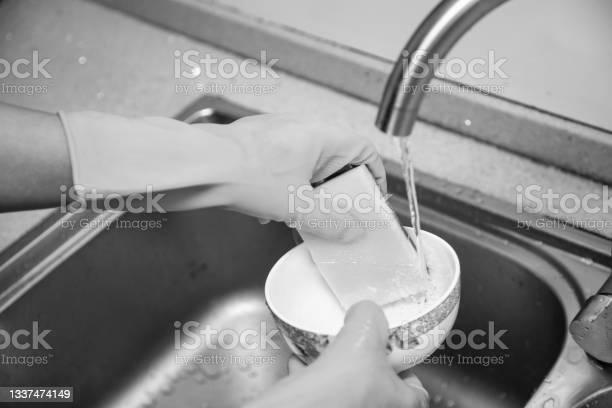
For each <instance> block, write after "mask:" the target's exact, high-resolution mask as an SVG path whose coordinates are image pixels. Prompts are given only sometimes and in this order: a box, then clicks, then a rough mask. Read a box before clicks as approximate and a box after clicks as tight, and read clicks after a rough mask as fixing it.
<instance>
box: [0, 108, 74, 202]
mask: <svg viewBox="0 0 612 408" xmlns="http://www.w3.org/2000/svg"><path fill="white" fill-rule="evenodd" d="M0 123H2V126H1V127H0V146H1V147H0V212H1V211H17V210H26V209H34V208H44V207H55V206H58V205H59V203H60V186H61V185H66V186H71V185H72V175H71V170H70V156H69V153H68V145H67V141H66V137H65V135H64V130H63V127H62V124H61V122H60V120H59V118H58V117H57V115H55V114H50V113H45V112H40V111H34V110H30V109H25V108H20V107H16V106H11V105H6V104H2V103H0Z"/></svg>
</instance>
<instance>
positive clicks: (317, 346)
mask: <svg viewBox="0 0 612 408" xmlns="http://www.w3.org/2000/svg"><path fill="white" fill-rule="evenodd" d="M421 239H422V241H421V242H422V245H423V248H425V254H426V258H427V263H428V264H429V265H430V266H432V268H431V269H432V271H434V272H435V273H436V275H435V279H433V281H434V282H435V284H436V285H438V290H436V293H438V297H437V298H435V299H429V300H428V302H427V303H426V304H423V305H422V306H423V307H422V308H420V309H419V312H418V313H416V314H414V315H412V316H406V317H403V318H400V317H398V316H397V315H395V314H394V316H393V317H391V318H390V316H389V314H388V313H387V318H388V320H389V349H390V350H391V351H390V353H389V361H390V363H391V364H392V366H393V367H394V369H395V370H396V371H398V372H400V371H403V370H406V369H408V368H410V367H412V366H415V365H416V364H418V363H420V362H422V361H423V359H424V358H426V357H427V356H429V355H430V354H431V353H433V352H434V351H435V350H436V349H437V348H438V347H439V346H440V345H441V344H442V342H443V341H444V339H445V338H446V336H447V335H448V333H449V332H450V330H451V329H452V327H453V324H454V323H455V319H456V317H457V312H458V310H459V297H460V295H459V293H460V279H459V277H460V270H459V259H458V258H457V254H456V253H455V251H454V250H453V248H452V247H451V246H450V245H449V244H448V243H447V242H446V241H444V240H443V239H442V238H440V237H438V236H436V235H434V234H431V233H428V232H426V231H422V235H421ZM432 276H434V275H432ZM265 296H266V303H267V305H268V308H269V309H270V311H271V312H272V315H273V317H274V319H275V321H276V324H277V326H278V328H279V330H280V331H281V333H282V334H283V337H284V338H285V341H286V342H287V344H288V345H289V347H290V348H291V350H292V351H293V352H294V353H295V354H296V355H297V356H298V357H299V358H300V359H301V360H302V361H304V362H305V363H307V364H309V363H310V362H312V361H313V360H314V359H315V358H317V356H318V355H319V354H320V353H321V351H322V350H323V349H324V348H325V347H326V346H327V345H328V344H329V343H330V342H331V341H333V338H334V336H335V335H336V334H337V333H338V332H339V331H340V329H341V328H342V324H343V321H344V313H345V311H344V310H343V309H342V308H341V306H340V304H339V303H338V301H337V300H336V298H335V296H334V295H333V294H332V292H331V290H330V289H329V287H328V286H327V284H326V283H325V280H324V279H323V277H322V276H321V275H320V273H319V271H318V270H317V268H316V266H315V264H314V263H313V261H312V259H311V257H310V254H309V253H308V250H307V248H306V247H305V245H304V244H301V245H298V246H296V247H295V248H293V249H291V250H290V251H289V252H287V253H286V254H285V255H283V256H282V257H281V258H280V259H279V260H278V261H277V262H276V264H275V265H274V266H273V267H272V269H271V271H270V273H269V274H268V278H267V279H266V286H265Z"/></svg>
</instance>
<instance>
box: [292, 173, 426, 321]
mask: <svg viewBox="0 0 612 408" xmlns="http://www.w3.org/2000/svg"><path fill="white" fill-rule="evenodd" d="M313 193H314V194H315V197H327V202H326V204H327V206H326V208H328V209H329V210H330V213H329V217H330V218H336V219H343V220H344V225H343V226H342V227H344V228H356V229H358V230H359V231H354V232H356V234H354V233H352V232H351V233H350V234H349V235H351V236H353V235H356V236H357V237H356V238H355V239H352V240H350V241H349V242H342V241H340V240H331V239H329V238H324V237H323V236H322V234H316V233H312V232H310V231H306V230H302V231H300V235H301V236H302V238H303V240H304V243H305V245H306V247H307V248H308V250H309V251H310V254H311V256H312V259H313V261H314V263H315V264H316V266H317V267H318V269H319V271H320V273H321V275H323V277H324V279H325V281H326V282H327V284H328V285H329V287H330V289H331V290H332V292H333V293H334V294H335V296H336V297H337V299H338V301H339V302H340V304H341V305H342V307H343V308H345V309H348V308H349V307H350V306H351V305H352V304H353V303H356V302H358V301H361V300H365V299H368V300H372V301H374V302H376V303H377V304H379V305H380V306H382V307H383V309H385V312H386V313H387V312H388V311H389V310H390V309H394V311H395V312H397V313H402V315H404V316H407V315H408V314H410V313H411V310H412V309H414V310H415V311H416V309H422V305H423V304H424V303H427V300H428V295H429V293H430V291H431V288H432V285H431V282H430V280H429V278H428V273H427V271H426V268H424V267H422V263H421V262H419V258H418V256H417V252H416V249H415V246H413V244H412V243H411V242H410V240H409V239H408V237H407V235H406V232H405V230H404V229H403V228H402V226H401V225H400V223H399V220H398V218H397V216H396V215H395V213H394V212H393V211H392V210H391V208H390V207H389V205H388V204H387V203H386V200H385V199H384V197H383V195H382V193H381V191H380V190H379V189H378V187H377V186H376V183H375V182H374V178H373V177H372V175H371V174H370V172H369V171H368V170H367V168H366V167H365V166H359V167H356V168H354V169H351V170H349V171H347V172H345V173H342V174H340V175H339V176H337V177H335V178H333V179H331V180H329V181H326V182H325V183H323V184H321V185H320V186H318V187H317V188H315V189H314V190H313ZM340 202H343V203H344V202H348V205H349V206H351V207H352V209H351V211H350V212H348V214H351V215H353V216H354V217H349V218H348V219H350V221H348V222H347V220H348V219H347V217H346V214H341V216H340V210H339V209H337V208H334V207H335V206H334V205H333V204H334V203H336V205H337V204H338V203H340ZM335 211H336V213H335ZM344 211H346V207H345V208H344V209H342V210H341V212H342V213H344ZM321 213H322V212H321V211H319V212H318V213H317V214H318V216H321ZM314 221H316V222H321V221H325V220H314ZM387 317H389V314H387Z"/></svg>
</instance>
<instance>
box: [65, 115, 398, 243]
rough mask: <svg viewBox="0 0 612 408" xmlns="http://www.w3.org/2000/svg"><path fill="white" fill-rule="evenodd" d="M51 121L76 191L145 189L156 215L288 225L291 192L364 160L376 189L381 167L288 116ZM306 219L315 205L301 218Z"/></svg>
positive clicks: (333, 133)
mask: <svg viewBox="0 0 612 408" xmlns="http://www.w3.org/2000/svg"><path fill="white" fill-rule="evenodd" d="M61 117H62V121H63V123H64V125H65V128H66V132H67V134H68V139H69V146H70V152H71V163H72V168H73V180H74V183H75V184H76V185H80V186H82V188H83V190H82V192H81V194H83V195H85V194H87V193H88V192H92V191H94V190H95V192H96V193H97V194H100V195H102V196H108V195H110V194H120V195H122V196H126V195H129V194H131V193H144V192H145V191H146V189H147V188H148V187H149V188H151V187H152V189H153V190H154V191H155V192H163V193H165V194H166V196H165V197H164V198H163V199H161V200H160V201H159V202H160V205H161V207H162V208H163V209H164V210H166V211H176V210H190V209H195V208H203V207H211V206H224V207H227V208H229V209H233V210H236V211H240V212H243V213H246V214H249V215H252V216H255V217H258V218H262V219H271V220H275V221H284V222H291V221H295V217H296V216H297V215H296V214H295V213H294V212H293V211H292V208H290V203H289V195H290V192H291V191H292V188H293V189H295V188H297V187H299V186H301V185H307V186H309V185H310V183H312V182H317V181H320V180H323V179H325V178H326V177H328V176H330V175H332V174H334V173H335V172H337V171H338V170H339V169H341V168H342V167H344V166H345V165H347V164H355V165H359V164H366V165H367V166H368V168H369V169H370V171H371V172H372V174H373V176H374V178H375V180H376V182H377V184H378V185H379V186H380V187H381V189H382V190H383V192H384V191H386V180H385V171H384V168H383V165H382V161H381V159H380V157H379V156H378V154H377V152H376V150H375V148H374V146H373V145H372V143H371V142H370V141H368V140H367V139H365V138H363V137H358V136H356V134H355V131H354V130H353V129H351V128H350V127H349V126H348V125H346V124H343V123H341V122H338V121H331V120H329V119H328V120H324V119H321V118H305V117H303V116H301V115H300V116H298V115H288V114H269V115H257V116H252V117H246V118H243V119H240V120H238V121H236V122H234V123H232V124H229V125H215V124H200V125H188V124H185V123H183V122H179V121H176V120H173V119H168V118H159V117H155V118H143V119H128V118H123V117H119V116H115V115H108V114H102V113H96V112H76V113H64V114H62V115H61ZM305 194H309V193H308V191H306V193H305ZM316 216H317V209H316V208H315V209H314V210H313V212H312V213H311V214H308V215H307V217H316ZM327 216H328V217H329V215H327ZM334 216H338V217H344V218H346V217H356V216H358V215H356V214H345V215H342V216H339V215H334ZM316 233H318V234H330V235H332V236H334V237H337V235H338V234H340V235H342V234H344V232H343V231H337V230H335V231H334V230H329V231H325V230H324V229H321V230H319V231H316Z"/></svg>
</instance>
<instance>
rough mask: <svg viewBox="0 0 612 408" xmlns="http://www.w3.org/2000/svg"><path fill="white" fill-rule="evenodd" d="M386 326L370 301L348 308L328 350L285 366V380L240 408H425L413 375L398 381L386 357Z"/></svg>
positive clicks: (425, 394)
mask: <svg viewBox="0 0 612 408" xmlns="http://www.w3.org/2000/svg"><path fill="white" fill-rule="evenodd" d="M387 338H388V325H387V320H386V318H385V315H384V314H383V312H382V310H381V309H380V307H378V306H377V305H376V304H375V303H373V302H370V301H363V302H360V303H357V304H355V305H353V306H352V307H351V308H350V309H349V311H348V312H347V315H346V318H345V324H344V327H343V328H342V330H341V331H340V333H339V334H338V336H337V337H336V338H335V339H334V341H333V342H332V343H331V344H330V345H329V346H328V348H327V349H326V350H325V351H324V352H323V353H322V354H321V356H319V358H317V360H315V361H314V362H313V363H312V364H311V365H309V366H307V367H306V366H303V365H302V363H301V362H299V360H297V358H294V359H293V360H291V361H290V366H289V367H290V371H291V373H290V375H289V376H288V377H285V378H284V379H282V380H281V381H279V382H278V383H276V384H275V385H274V386H272V387H271V388H270V389H269V390H267V391H266V392H264V394H263V395H262V396H261V397H260V398H258V399H256V400H254V401H251V402H250V403H249V404H248V405H247V407H245V408H264V407H265V408H276V407H278V408H281V407H282V408H284V407H295V408H301V407H318V408H328V407H329V408H370V407H377V408H392V407H393V408H426V407H427V406H428V404H429V402H428V401H429V394H428V392H427V391H426V390H425V389H424V388H423V385H422V384H421V382H420V381H419V380H418V379H417V378H416V376H414V375H412V374H404V375H403V376H402V377H403V378H400V376H398V375H397V374H396V373H395V371H394V370H393V368H392V367H391V366H390V365H389V363H388V361H387V357H386V345H387Z"/></svg>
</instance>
